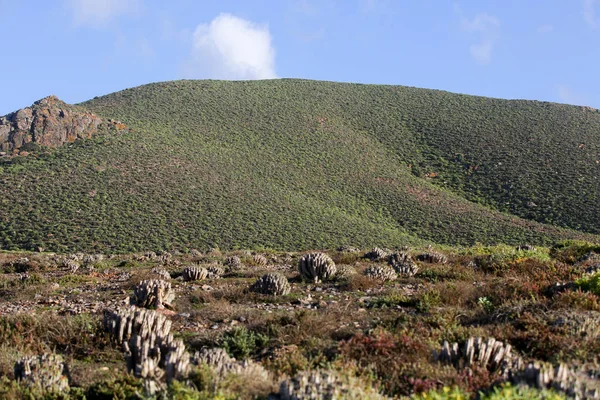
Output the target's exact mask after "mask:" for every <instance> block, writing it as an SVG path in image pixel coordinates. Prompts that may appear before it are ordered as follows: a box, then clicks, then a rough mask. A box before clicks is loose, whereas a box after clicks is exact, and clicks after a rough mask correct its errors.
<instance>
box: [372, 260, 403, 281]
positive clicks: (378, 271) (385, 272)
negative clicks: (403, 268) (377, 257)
mask: <svg viewBox="0 0 600 400" xmlns="http://www.w3.org/2000/svg"><path fill="white" fill-rule="evenodd" d="M365 276H367V277H369V278H371V279H376V280H379V281H383V282H386V281H395V280H396V279H398V274H396V271H394V268H392V267H390V266H387V265H379V264H376V265H371V266H370V267H369V268H367V269H366V270H365Z"/></svg>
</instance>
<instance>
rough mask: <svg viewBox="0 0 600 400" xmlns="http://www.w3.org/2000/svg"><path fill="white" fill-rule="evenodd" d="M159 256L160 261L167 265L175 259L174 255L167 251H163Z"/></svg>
mask: <svg viewBox="0 0 600 400" xmlns="http://www.w3.org/2000/svg"><path fill="white" fill-rule="evenodd" d="M157 258H158V262H160V263H161V264H163V265H167V264H169V263H170V262H171V260H172V259H173V255H172V254H171V253H166V252H165V253H162V254H161V255H159V256H158V257H157Z"/></svg>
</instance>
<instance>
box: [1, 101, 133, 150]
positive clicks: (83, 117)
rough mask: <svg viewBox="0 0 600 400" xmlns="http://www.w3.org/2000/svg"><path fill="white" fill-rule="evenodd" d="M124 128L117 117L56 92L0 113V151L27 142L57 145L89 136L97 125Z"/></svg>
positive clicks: (15, 148) (117, 128)
mask: <svg viewBox="0 0 600 400" xmlns="http://www.w3.org/2000/svg"><path fill="white" fill-rule="evenodd" d="M103 124H106V125H107V126H112V127H113V128H115V129H116V130H123V129H126V127H125V125H123V124H121V123H120V122H117V121H112V120H108V121H103V120H102V118H100V117H98V116H97V115H95V114H93V113H91V112H89V111H84V110H81V109H77V108H76V107H74V106H71V105H69V104H66V103H65V102H63V101H61V100H59V99H58V98H57V97H56V96H49V97H46V98H43V99H41V100H39V101H36V102H35V103H34V104H33V105H32V106H31V107H26V108H23V109H21V110H19V111H16V112H13V113H11V114H8V115H5V116H4V117H0V151H1V152H5V153H10V152H15V151H16V150H19V149H20V148H22V147H23V146H24V145H25V144H27V143H35V144H38V145H40V146H47V147H58V146H62V145H63V144H65V143H68V142H74V141H75V140H77V139H85V138H88V139H89V138H90V137H92V135H94V134H95V133H97V132H98V130H99V129H100V128H101V125H103Z"/></svg>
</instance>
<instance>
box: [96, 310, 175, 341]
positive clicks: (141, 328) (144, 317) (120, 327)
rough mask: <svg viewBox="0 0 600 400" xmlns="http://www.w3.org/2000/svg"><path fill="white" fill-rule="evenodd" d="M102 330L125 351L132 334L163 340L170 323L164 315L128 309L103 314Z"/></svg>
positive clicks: (150, 311)
mask: <svg viewBox="0 0 600 400" xmlns="http://www.w3.org/2000/svg"><path fill="white" fill-rule="evenodd" d="M103 322H104V329H105V330H106V331H107V332H108V333H109V334H110V335H111V336H112V337H113V338H114V339H115V340H116V341H117V342H118V343H119V344H121V345H122V346H123V347H124V349H125V351H128V350H129V347H128V346H129V345H128V343H129V340H130V339H131V336H132V335H133V334H134V333H138V334H140V335H142V336H143V337H150V336H151V335H154V336H156V337H161V338H165V337H167V336H168V335H169V332H170V331H171V321H169V320H168V319H167V318H166V317H165V316H164V315H162V314H159V313H157V312H155V311H152V310H146V309H144V308H137V307H129V308H121V309H118V310H116V311H107V312H106V313H105V314H104V321H103Z"/></svg>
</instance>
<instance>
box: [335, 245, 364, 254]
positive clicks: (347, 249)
mask: <svg viewBox="0 0 600 400" xmlns="http://www.w3.org/2000/svg"><path fill="white" fill-rule="evenodd" d="M337 251H339V252H341V253H360V249H359V248H356V247H352V246H346V245H344V246H340V247H338V248H337Z"/></svg>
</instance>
